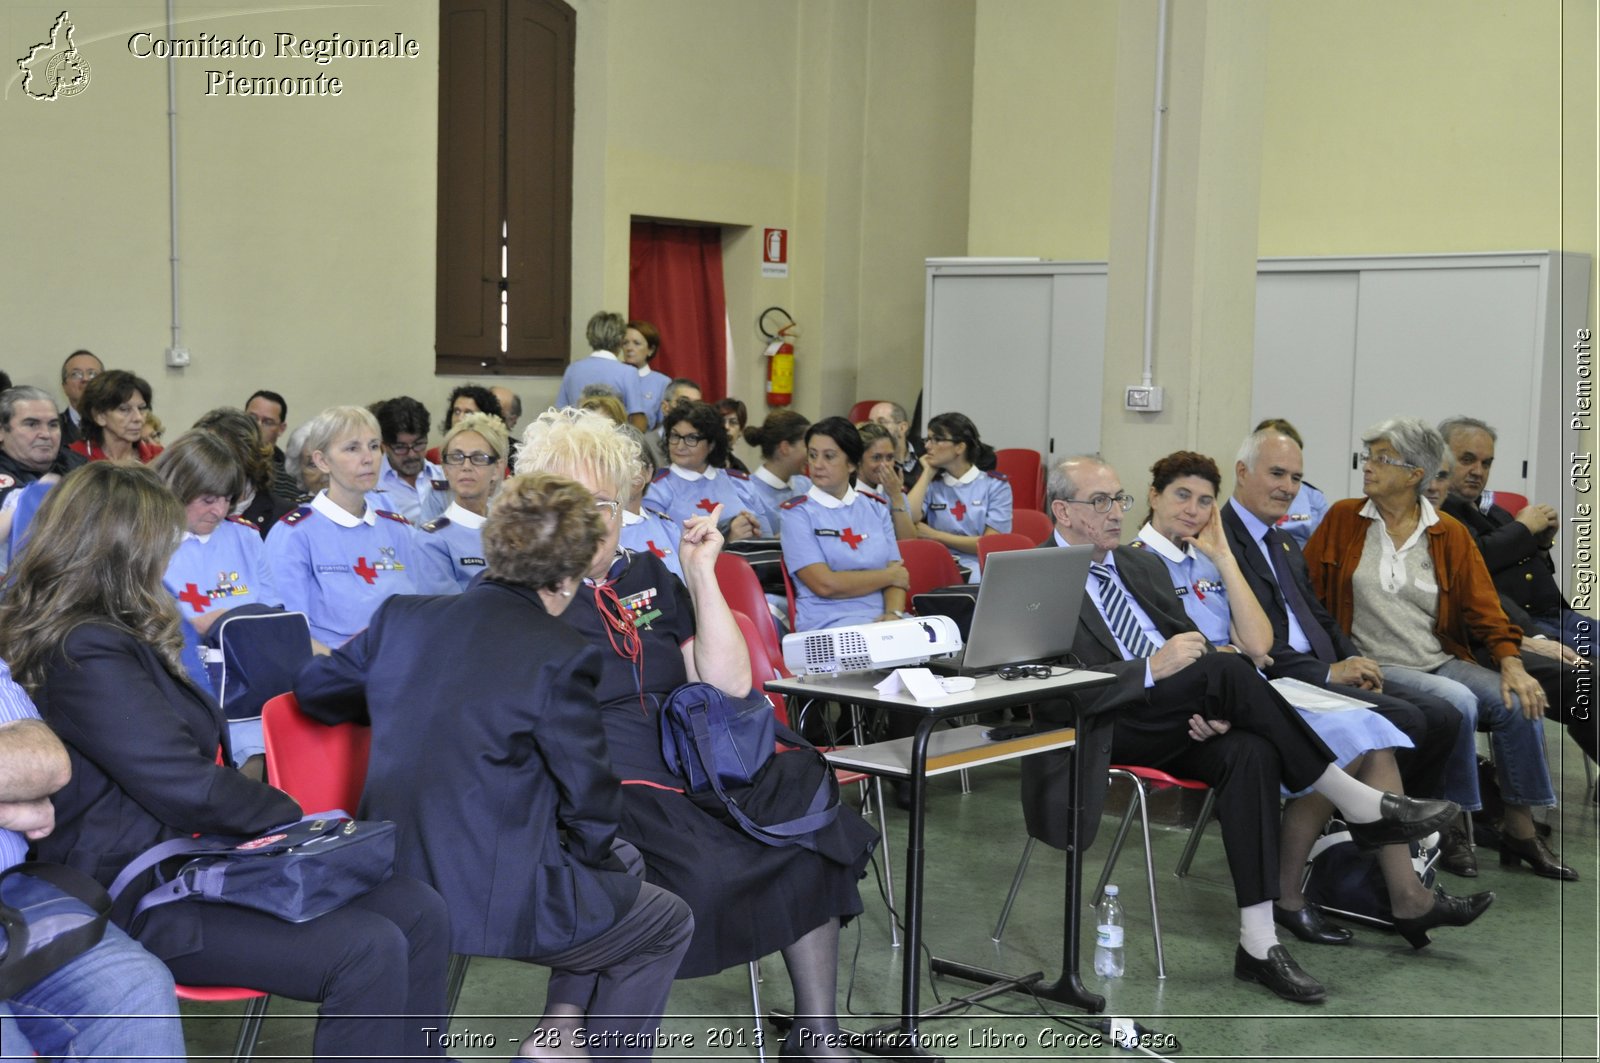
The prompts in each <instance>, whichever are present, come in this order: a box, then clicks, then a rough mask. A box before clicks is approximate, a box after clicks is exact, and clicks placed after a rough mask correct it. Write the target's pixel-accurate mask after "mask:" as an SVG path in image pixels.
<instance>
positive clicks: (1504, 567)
mask: <svg viewBox="0 0 1600 1063" xmlns="http://www.w3.org/2000/svg"><path fill="white" fill-rule="evenodd" d="M1439 434H1440V435H1442V436H1444V442H1445V445H1446V446H1447V447H1448V448H1449V449H1450V456H1451V457H1452V458H1453V459H1454V460H1453V462H1452V465H1451V470H1450V494H1449V495H1448V496H1447V497H1446V498H1445V500H1444V504H1443V505H1442V506H1440V507H1439V508H1440V509H1442V510H1444V512H1446V513H1448V514H1450V516H1452V517H1454V518H1455V519H1456V520H1459V521H1460V522H1461V523H1462V524H1465V525H1466V526H1467V530H1468V531H1470V532H1471V533H1472V537H1473V538H1474V539H1476V540H1477V542H1478V550H1479V551H1480V552H1481V553H1482V554H1483V561H1484V564H1486V565H1487V566H1489V575H1491V576H1493V577H1494V585H1495V587H1496V589H1498V590H1499V591H1500V597H1501V600H1502V601H1503V602H1505V603H1507V604H1508V605H1514V606H1516V607H1517V608H1518V609H1521V610H1523V611H1524V612H1525V613H1526V614H1528V615H1529V616H1531V617H1532V619H1533V621H1534V627H1533V628H1532V629H1531V630H1530V629H1529V628H1528V627H1527V625H1526V624H1521V626H1522V627H1523V630H1524V631H1525V632H1526V633H1527V634H1529V635H1534V634H1540V635H1544V636H1546V637H1548V638H1552V639H1560V640H1561V641H1562V642H1564V643H1566V644H1567V645H1568V646H1570V647H1572V649H1574V650H1576V651H1577V652H1578V653H1579V654H1581V655H1582V656H1584V657H1593V656H1594V655H1595V633H1596V632H1595V621H1594V620H1593V619H1592V618H1591V617H1587V616H1584V615H1583V614H1582V613H1578V612H1575V611H1573V609H1572V607H1571V605H1570V604H1569V603H1568V602H1567V599H1566V598H1565V597H1564V596H1563V595H1562V593H1561V587H1560V585H1559V584H1557V583H1556V578H1555V564H1554V562H1552V561H1551V560H1550V547H1551V545H1552V544H1553V543H1554V542H1555V536H1556V532H1557V531H1558V530H1559V529H1560V527H1561V515H1560V514H1559V513H1557V512H1556V509H1555V507H1554V506H1547V505H1543V504H1541V503H1538V502H1534V503H1530V504H1529V505H1527V506H1524V507H1523V508H1522V509H1521V510H1520V511H1518V512H1517V513H1516V514H1515V515H1513V514H1512V513H1511V512H1510V511H1509V510H1507V509H1505V508H1504V507H1501V506H1497V505H1495V504H1494V503H1493V501H1492V496H1491V500H1490V502H1489V504H1488V505H1487V506H1486V505H1484V501H1485V499H1484V490H1485V489H1486V488H1487V487H1488V486H1489V471H1490V470H1491V469H1492V468H1493V467H1494V444H1495V431H1494V429H1493V428H1491V427H1489V426H1488V425H1487V424H1485V423H1484V422H1482V421H1480V420H1477V419H1476V418H1472V417H1450V418H1447V419H1446V420H1444V421H1441V422H1439ZM1506 612H1507V613H1508V614H1511V613H1512V610H1511V609H1510V608H1508V609H1507V610H1506ZM1520 623H1521V621H1519V624H1520Z"/></svg>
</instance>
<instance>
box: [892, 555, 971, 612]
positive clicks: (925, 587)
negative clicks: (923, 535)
mask: <svg viewBox="0 0 1600 1063" xmlns="http://www.w3.org/2000/svg"><path fill="white" fill-rule="evenodd" d="M900 560H901V561H903V562H905V566H906V571H907V572H908V573H910V575H911V587H910V589H909V590H907V591H906V604H907V606H908V607H909V606H910V604H911V602H912V601H913V599H915V598H916V596H917V595H919V594H921V593H922V592H923V591H931V590H933V589H934V588H935V587H952V586H954V585H956V584H957V583H960V582H961V572H960V570H959V569H957V568H956V559H955V558H953V557H951V556H950V551H949V550H947V549H945V548H944V547H943V546H942V545H940V544H939V543H936V542H934V541H933V540H932V539H901V540H900Z"/></svg>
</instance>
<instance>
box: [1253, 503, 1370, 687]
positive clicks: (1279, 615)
mask: <svg viewBox="0 0 1600 1063" xmlns="http://www.w3.org/2000/svg"><path fill="white" fill-rule="evenodd" d="M1233 507H1234V503H1233V502H1232V501H1231V500H1230V501H1229V502H1228V503H1227V504H1225V505H1224V506H1223V507H1222V530H1223V532H1224V533H1225V534H1226V535H1227V537H1228V546H1229V547H1230V548H1231V549H1232V550H1233V556H1234V558H1235V560H1237V561H1238V562H1239V569H1240V571H1242V572H1243V573H1244V578H1245V582H1246V583H1248V584H1250V589H1251V590H1253V591H1255V592H1256V598H1257V600H1259V601H1260V602H1261V608H1262V609H1263V610H1264V611H1265V612H1266V614H1267V619H1268V620H1270V621H1272V650H1271V657H1272V664H1271V665H1270V666H1268V667H1267V668H1266V674H1267V675H1268V676H1269V677H1270V678H1273V679H1277V678H1279V677H1283V676H1287V677H1289V678H1291V679H1298V680H1300V681H1301V682H1303V683H1314V684H1316V685H1317V686H1321V685H1323V683H1325V682H1326V681H1327V678H1328V666H1327V665H1326V664H1324V663H1323V662H1322V661H1319V660H1318V659H1317V657H1316V655H1315V654H1311V653H1299V652H1297V651H1295V650H1293V649H1291V648H1290V646H1289V606H1288V603H1286V602H1285V601H1284V599H1283V591H1282V589H1281V588H1279V586H1278V580H1277V577H1276V576H1275V575H1274V574H1273V571H1272V565H1271V563H1270V562H1268V561H1267V559H1266V557H1265V556H1263V555H1262V553H1261V547H1260V546H1258V545H1257V544H1256V542H1255V540H1254V539H1252V538H1251V537H1250V533H1249V531H1248V530H1246V528H1245V526H1244V521H1242V520H1240V519H1239V514H1238V513H1236V512H1234V508H1233ZM1286 539H1287V541H1288V543H1289V550H1288V553H1287V555H1286V556H1287V558H1288V561H1289V568H1290V571H1291V572H1293V573H1294V579H1295V584H1296V586H1298V587H1299V588H1300V596H1301V597H1303V598H1304V599H1305V601H1306V606H1307V607H1308V608H1310V610H1311V614H1312V615H1313V616H1314V617H1316V620H1317V623H1319V624H1321V625H1322V630H1323V631H1326V632H1327V633H1328V638H1330V639H1332V640H1333V648H1334V652H1336V653H1337V654H1338V655H1339V660H1341V661H1342V660H1344V659H1345V658H1346V657H1356V656H1359V655H1360V654H1359V652H1358V651H1357V650H1356V647H1355V643H1353V642H1351V641H1350V637H1349V636H1348V635H1346V634H1345V633H1344V629H1343V628H1341V627H1340V626H1339V624H1338V622H1337V621H1336V620H1334V618H1333V614H1332V613H1330V612H1328V609H1327V607H1326V606H1324V605H1323V604H1322V600H1321V599H1319V598H1318V597H1317V593H1316V591H1314V590H1312V589H1311V573H1310V571H1309V570H1308V569H1307V568H1306V558H1305V555H1304V554H1303V553H1301V551H1300V544H1299V542H1297V541H1296V540H1295V538H1294V536H1292V535H1291V536H1286Z"/></svg>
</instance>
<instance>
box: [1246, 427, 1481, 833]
mask: <svg viewBox="0 0 1600 1063" xmlns="http://www.w3.org/2000/svg"><path fill="white" fill-rule="evenodd" d="M1303 467H1304V462H1303V460H1302V458H1301V454H1300V445H1299V444H1298V443H1296V442H1295V441H1294V440H1293V439H1291V438H1289V437H1288V436H1286V435H1284V434H1283V433H1282V432H1279V431H1277V430H1275V429H1271V428H1267V429H1263V430H1262V431H1259V432H1256V433H1254V434H1252V435H1251V436H1250V437H1249V438H1247V439H1246V440H1245V443H1244V446H1243V447H1242V448H1240V451H1239V460H1238V461H1237V462H1236V463H1235V464H1234V469H1233V472H1234V488H1233V497H1232V498H1230V499H1229V500H1228V504H1227V505H1225V506H1223V507H1222V527H1223V531H1224V533H1225V534H1226V535H1227V538H1228V545H1229V547H1231V548H1232V550H1233V556H1234V557H1235V558H1236V559H1237V560H1238V562H1239V568H1240V570H1241V571H1242V572H1243V573H1244V578H1245V582H1247V583H1248V584H1250V589H1251V590H1253V591H1255V595H1256V598H1257V599H1258V600H1259V601H1260V602H1261V608H1262V609H1263V610H1264V611H1265V612H1266V614H1267V619H1269V620H1271V621H1272V652H1271V657H1272V663H1271V664H1269V665H1268V666H1267V667H1266V668H1265V669H1264V671H1265V672H1266V674H1267V675H1268V676H1269V677H1271V678H1274V679H1276V678H1278V677H1279V676H1287V677H1289V678H1292V679H1298V680H1300V681H1301V682H1303V683H1310V684H1311V685H1313V686H1320V687H1326V688H1327V689H1329V690H1332V691H1334V692H1336V693H1339V694H1345V695H1348V696H1350V697H1353V698H1358V699H1360V700H1362V701H1366V702H1369V703H1371V704H1372V706H1373V711H1374V712H1376V713H1378V714H1379V715H1380V716H1382V717H1384V718H1385V719H1387V720H1388V721H1389V722H1390V723H1392V724H1394V725H1395V726H1396V727H1398V728H1399V729H1400V730H1401V731H1402V732H1403V733H1404V734H1405V736H1406V737H1407V738H1409V739H1411V743H1412V748H1411V749H1409V750H1399V751H1397V755H1396V758H1395V759H1396V760H1397V761H1398V762H1399V764H1400V772H1401V778H1402V779H1404V781H1405V786H1406V792H1407V793H1410V794H1416V795H1420V796H1423V797H1447V796H1449V795H1447V794H1445V793H1444V769H1445V765H1446V764H1447V763H1448V762H1449V760H1450V757H1451V756H1452V754H1453V753H1458V752H1462V751H1468V752H1467V755H1472V754H1471V753H1470V750H1471V748H1472V731H1471V728H1470V727H1468V726H1467V725H1466V724H1465V723H1464V722H1463V720H1462V718H1461V713H1460V712H1458V711H1456V709H1455V708H1454V707H1453V706H1452V705H1450V704H1449V703H1448V702H1446V701H1444V700H1442V699H1440V698H1435V697H1431V696H1429V695H1426V694H1415V695H1413V694H1406V695H1405V696H1404V697H1403V698H1402V697H1399V696H1396V695H1391V694H1385V693H1384V692H1383V673H1382V671H1380V669H1379V668H1378V662H1377V661H1374V660H1372V659H1371V658H1369V657H1363V656H1361V655H1360V653H1359V652H1358V651H1357V650H1356V647H1355V644H1354V643H1352V642H1351V641H1350V638H1349V636H1347V635H1346V634H1345V633H1344V631H1343V630H1342V629H1340V627H1339V624H1338V622H1337V621H1335V620H1334V618H1333V614H1332V613H1330V612H1328V610H1327V608H1326V607H1325V606H1324V605H1323V604H1322V602H1321V601H1320V600H1319V599H1318V598H1317V596H1316V593H1315V592H1314V591H1312V589H1311V577H1310V574H1309V573H1308V572H1307V570H1306V561H1305V556H1304V555H1303V554H1302V553H1301V552H1300V544H1299V543H1298V542H1297V541H1296V540H1295V539H1294V537H1293V536H1291V535H1289V534H1288V533H1286V532H1284V531H1282V530H1280V529H1279V528H1278V526H1277V524H1278V521H1279V520H1280V519H1281V518H1282V517H1284V516H1285V515H1286V514H1287V513H1288V512H1289V505H1290V503H1292V502H1293V501H1294V497H1295V492H1296V491H1297V490H1298V489H1299V486H1300V480H1301V475H1302V470H1303ZM1463 841H1464V839H1463ZM1468 852H1469V854H1470V849H1469V850H1468Z"/></svg>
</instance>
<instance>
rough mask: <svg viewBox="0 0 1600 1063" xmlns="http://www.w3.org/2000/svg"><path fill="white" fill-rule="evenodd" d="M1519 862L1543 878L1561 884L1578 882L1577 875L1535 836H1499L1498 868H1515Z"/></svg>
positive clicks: (1541, 839) (1542, 840)
mask: <svg viewBox="0 0 1600 1063" xmlns="http://www.w3.org/2000/svg"><path fill="white" fill-rule="evenodd" d="M1521 860H1526V861H1527V862H1528V866H1529V867H1531V868H1533V873H1534V874H1536V875H1539V876H1541V877H1543V878H1558V879H1560V880H1561V881H1562V882H1576V881H1578V873H1577V872H1576V871H1574V870H1572V868H1570V867H1567V866H1565V865H1564V864H1562V863H1561V861H1560V860H1558V859H1557V858H1556V854H1555V853H1552V852H1551V851H1550V847H1549V846H1548V845H1546V844H1545V843H1544V839H1543V838H1541V837H1539V836H1538V835H1537V834H1535V835H1534V836H1533V837H1531V838H1513V837H1512V836H1511V835H1509V834H1502V835H1500V866H1502V867H1508V866H1509V867H1515V866H1517V863H1518V861H1521Z"/></svg>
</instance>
